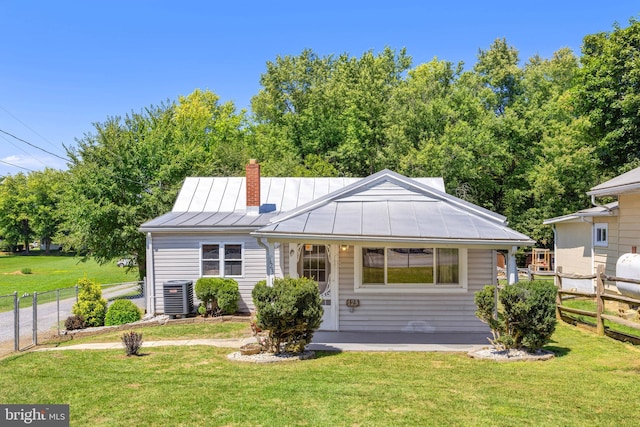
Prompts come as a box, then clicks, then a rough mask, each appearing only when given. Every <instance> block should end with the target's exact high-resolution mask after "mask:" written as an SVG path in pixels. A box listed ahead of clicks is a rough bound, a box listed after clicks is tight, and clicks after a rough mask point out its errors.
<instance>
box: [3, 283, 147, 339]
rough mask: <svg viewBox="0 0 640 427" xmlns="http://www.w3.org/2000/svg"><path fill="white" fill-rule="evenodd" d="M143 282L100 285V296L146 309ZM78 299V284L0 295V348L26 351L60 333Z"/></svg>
mask: <svg viewBox="0 0 640 427" xmlns="http://www.w3.org/2000/svg"><path fill="white" fill-rule="evenodd" d="M142 283H143V282H129V283H114V284H109V285H102V296H103V297H104V298H105V299H107V300H108V301H111V300H114V299H120V298H127V299H131V300H133V301H134V302H135V303H136V304H137V305H138V306H139V307H141V308H143V309H145V308H146V307H145V298H144V292H143V286H142ZM77 301H78V286H74V287H70V288H61V289H56V290H53V291H44V292H34V293H32V294H29V293H25V294H22V295H18V293H17V292H14V293H13V294H10V295H0V344H4V345H0V348H5V350H6V349H7V348H9V345H8V343H9V342H11V341H13V351H21V350H26V349H28V348H30V347H33V346H34V345H37V344H38V342H42V341H43V340H46V339H49V338H51V337H53V336H55V335H60V332H61V330H63V329H64V321H65V320H66V319H67V317H69V316H71V314H72V313H71V310H72V308H73V305H74V304H75V303H76V302H77Z"/></svg>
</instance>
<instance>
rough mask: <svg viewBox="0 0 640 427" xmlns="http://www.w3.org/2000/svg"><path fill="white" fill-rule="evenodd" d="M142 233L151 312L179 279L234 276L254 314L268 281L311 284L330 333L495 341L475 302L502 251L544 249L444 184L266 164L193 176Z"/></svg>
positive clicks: (393, 175) (491, 278)
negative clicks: (242, 173) (283, 174)
mask: <svg viewBox="0 0 640 427" xmlns="http://www.w3.org/2000/svg"><path fill="white" fill-rule="evenodd" d="M140 230H141V231H143V232H145V233H146V234H147V274H148V280H147V286H148V289H147V290H148V292H147V295H148V298H149V299H148V303H147V307H149V308H150V311H152V312H154V313H162V312H163V300H162V289H163V287H162V286H163V283H164V282H165V281H167V280H172V279H189V280H197V279H198V278H200V277H203V276H225V277H232V278H234V279H235V280H236V281H237V282H238V284H239V287H240V293H241V304H240V310H242V311H250V310H252V309H253V304H252V299H251V291H252V289H253V286H254V285H255V283H256V282H258V281H260V280H265V279H266V280H268V281H272V280H273V279H274V278H275V277H284V276H286V275H289V276H292V277H299V276H306V277H312V278H314V279H315V280H316V281H318V283H319V287H320V293H321V296H322V298H323V306H324V312H325V314H324V317H323V323H322V326H321V328H322V329H324V330H340V331H365V330H369V331H419V332H430V331H437V332H446V331H451V332H454V331H467V332H471V331H475V332H485V331H487V327H486V325H485V324H483V323H481V322H480V321H479V320H478V319H477V318H476V316H475V314H474V313H475V310H476V306H475V304H474V294H475V292H476V291H478V290H480V289H482V287H483V286H484V285H487V284H493V283H495V281H496V250H507V251H509V252H510V253H511V254H514V253H515V251H516V250H517V248H518V247H519V246H531V245H532V244H533V243H534V242H533V241H532V240H531V239H530V238H529V237H527V236H525V235H523V234H521V233H518V232H516V231H514V230H512V229H510V228H509V227H507V224H506V220H505V218H504V217H502V216H500V215H497V214H495V213H493V212H490V211H488V210H486V209H483V208H481V207H479V206H476V205H473V204H471V203H468V202H465V201H463V200H461V199H458V198H456V197H453V196H451V195H449V194H447V193H445V191H444V182H443V180H442V178H407V177H405V176H402V175H400V174H397V173H395V172H392V171H389V170H383V171H380V172H378V173H375V174H373V175H371V176H369V177H366V178H268V177H261V176H260V166H259V164H257V163H255V162H254V161H252V162H251V163H250V164H248V165H247V172H246V178H242V177H230V178H218V177H215V178H212V177H209V178H187V179H186V180H185V182H184V184H183V187H182V189H181V191H180V193H179V195H178V197H177V200H176V202H175V206H174V208H173V210H172V211H171V212H169V213H167V214H165V215H162V216H160V217H158V218H155V219H153V220H151V221H149V222H147V223H145V224H143V225H142V226H141V227H140ZM511 258H514V257H511ZM513 265H514V266H515V259H514V260H513Z"/></svg>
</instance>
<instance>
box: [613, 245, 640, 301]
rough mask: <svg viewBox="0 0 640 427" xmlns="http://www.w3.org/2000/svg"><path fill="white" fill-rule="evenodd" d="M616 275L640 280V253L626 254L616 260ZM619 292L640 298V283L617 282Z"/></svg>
mask: <svg viewBox="0 0 640 427" xmlns="http://www.w3.org/2000/svg"><path fill="white" fill-rule="evenodd" d="M616 276H617V277H622V278H625V279H635V280H640V254H624V255H622V256H621V257H620V258H618V262H616ZM616 286H617V287H618V292H620V293H621V294H622V295H624V296H626V297H630V298H638V299H640V285H636V284H635V283H626V282H616Z"/></svg>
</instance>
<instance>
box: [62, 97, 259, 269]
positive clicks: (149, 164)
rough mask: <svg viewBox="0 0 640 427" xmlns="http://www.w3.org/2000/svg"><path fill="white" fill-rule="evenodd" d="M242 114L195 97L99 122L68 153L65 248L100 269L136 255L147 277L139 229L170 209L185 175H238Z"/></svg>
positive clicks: (214, 99) (241, 162) (241, 160)
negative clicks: (81, 253)
mask: <svg viewBox="0 0 640 427" xmlns="http://www.w3.org/2000/svg"><path fill="white" fill-rule="evenodd" d="M243 123H244V112H241V113H240V114H236V113H235V109H234V107H233V104H231V103H227V104H223V105H220V104H219V103H218V97H217V96H216V95H215V94H213V93H211V92H201V91H199V90H196V91H194V92H193V93H192V94H191V95H189V96H187V97H181V98H180V100H179V101H178V102H177V103H170V104H165V105H161V106H159V107H149V108H146V109H145V110H144V111H143V112H141V113H131V114H129V115H127V116H126V117H124V118H121V117H111V118H109V119H108V120H107V121H106V122H104V123H96V124H95V125H94V126H95V133H94V134H88V135H85V137H84V138H83V139H81V140H79V141H78V144H77V148H75V149H72V150H70V152H69V157H70V158H71V164H70V168H69V172H70V179H69V186H70V191H69V193H68V194H69V196H70V197H69V198H68V199H67V200H66V203H65V206H64V211H65V212H66V213H67V218H66V223H65V229H66V230H68V231H69V235H68V237H67V244H68V245H69V246H72V247H74V248H76V249H77V250H82V251H86V253H87V254H88V255H89V256H92V257H93V258H95V259H96V260H97V261H98V262H100V263H106V262H109V261H112V260H113V259H117V258H121V257H128V256H133V257H134V258H135V259H136V260H137V267H138V270H139V274H140V277H141V278H142V277H144V275H145V236H144V235H143V234H141V233H140V232H139V231H138V227H139V226H140V225H141V224H142V223H143V222H145V221H147V220H149V219H152V218H154V217H156V216H159V215H161V214H163V213H165V212H167V211H169V210H170V209H171V206H172V205H173V203H174V201H175V197H176V194H177V191H178V190H179V187H180V185H181V184H182V181H183V179H184V178H185V177H186V176H199V175H204V176H211V175H220V174H221V175H238V174H240V173H241V172H242V170H243V167H244V163H245V161H246V154H245V148H244V139H243V136H244V132H243V130H242V127H243Z"/></svg>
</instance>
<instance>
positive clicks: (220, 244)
mask: <svg viewBox="0 0 640 427" xmlns="http://www.w3.org/2000/svg"><path fill="white" fill-rule="evenodd" d="M198 245H199V253H198V257H199V260H200V266H199V267H200V277H231V278H244V270H245V264H246V260H245V253H244V242H233V241H228V242H225V241H205V242H199V243H198ZM204 245H218V247H219V251H220V257H219V258H218V261H219V262H220V274H218V275H205V274H204V272H203V269H202V262H203V261H204V260H203V259H202V247H203V246H204ZM226 245H240V262H241V263H242V264H241V265H242V272H241V274H240V275H229V276H226V275H225V274H224V263H225V258H224V247H225V246H226ZM232 261H237V260H232Z"/></svg>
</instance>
